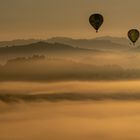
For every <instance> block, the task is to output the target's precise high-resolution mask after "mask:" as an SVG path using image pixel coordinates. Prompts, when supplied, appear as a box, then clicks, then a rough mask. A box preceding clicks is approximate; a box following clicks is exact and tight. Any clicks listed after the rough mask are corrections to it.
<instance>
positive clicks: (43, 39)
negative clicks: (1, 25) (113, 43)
mask: <svg viewBox="0 0 140 140" xmlns="http://www.w3.org/2000/svg"><path fill="white" fill-rule="evenodd" d="M53 38H68V39H74V40H79V39H80V40H84V39H85V40H94V39H98V38H118V39H128V37H123V36H122V37H119V36H108V35H107V36H99V37H93V38H76V37H71V36H52V37H49V38H13V39H10V40H0V42H6V41H19V40H25V41H26V40H40V41H45V40H46V41H47V40H49V39H53Z"/></svg>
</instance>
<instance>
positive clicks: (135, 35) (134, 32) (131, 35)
mask: <svg viewBox="0 0 140 140" xmlns="http://www.w3.org/2000/svg"><path fill="white" fill-rule="evenodd" d="M139 36H140V33H139V31H138V30H137V29H131V30H129V31H128V38H129V39H130V40H131V41H132V43H133V44H134V45H135V42H136V41H137V40H138V39H139Z"/></svg>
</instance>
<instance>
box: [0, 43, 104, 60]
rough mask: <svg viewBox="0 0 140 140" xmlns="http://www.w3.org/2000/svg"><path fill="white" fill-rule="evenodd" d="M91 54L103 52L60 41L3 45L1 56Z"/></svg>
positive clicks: (0, 51)
mask: <svg viewBox="0 0 140 140" xmlns="http://www.w3.org/2000/svg"><path fill="white" fill-rule="evenodd" d="M84 53H87V54H90V53H102V51H99V50H96V49H94V50H90V49H84V48H80V47H73V46H70V45H65V44H60V43H47V42H42V41H40V42H37V43H32V44H28V45H19V46H12V47H1V48H0V57H2V56H3V57H7V59H9V58H12V57H19V56H20V57H21V56H23V57H24V56H32V55H34V54H39V55H48V56H49V55H52V54H53V55H60V56H65V55H66V56H67V55H71V54H84Z"/></svg>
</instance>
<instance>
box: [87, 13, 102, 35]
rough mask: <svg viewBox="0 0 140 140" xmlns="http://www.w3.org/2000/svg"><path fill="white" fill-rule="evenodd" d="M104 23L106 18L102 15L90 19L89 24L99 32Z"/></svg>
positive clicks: (92, 16)
mask: <svg viewBox="0 0 140 140" xmlns="http://www.w3.org/2000/svg"><path fill="white" fill-rule="evenodd" d="M103 22H104V18H103V16H102V15H101V14H93V15H91V16H90V17H89V23H90V24H91V25H92V27H93V28H94V29H95V30H96V32H98V30H99V28H100V27H101V25H102V24H103Z"/></svg>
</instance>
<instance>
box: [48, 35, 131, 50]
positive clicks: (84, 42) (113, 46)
mask: <svg viewBox="0 0 140 140" xmlns="http://www.w3.org/2000/svg"><path fill="white" fill-rule="evenodd" d="M47 42H50V43H54V42H58V43H64V44H69V45H72V46H78V47H82V48H88V49H102V50H126V49H128V48H129V47H128V45H127V44H128V42H127V40H126V39H124V38H111V37H101V38H95V39H71V38H65V37H54V38H51V39H48V40H47Z"/></svg>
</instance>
